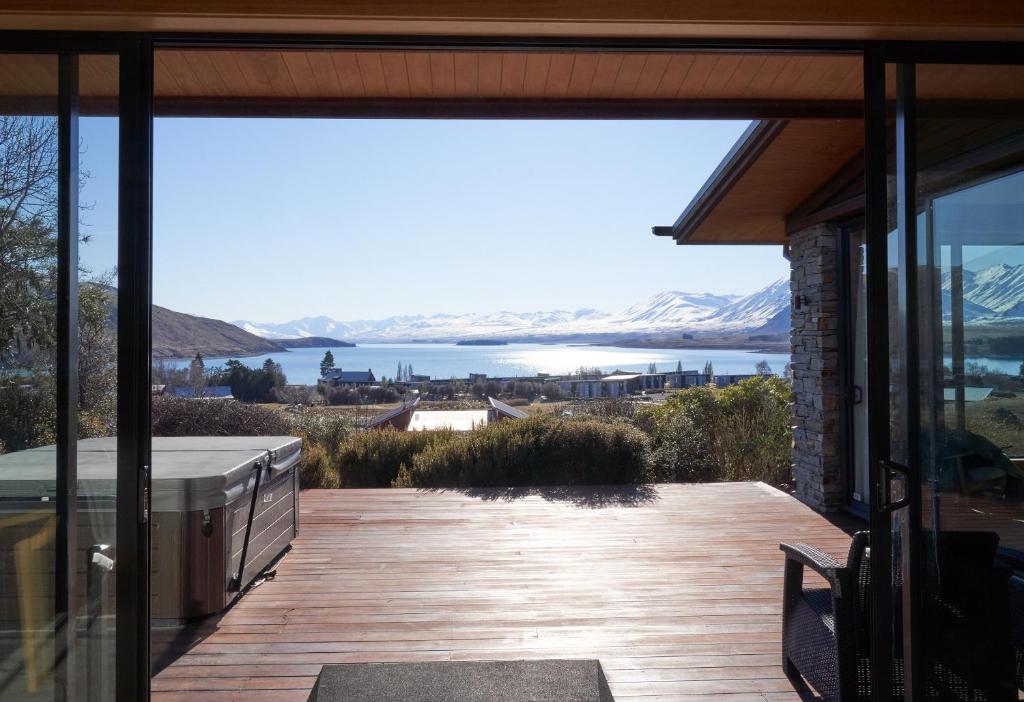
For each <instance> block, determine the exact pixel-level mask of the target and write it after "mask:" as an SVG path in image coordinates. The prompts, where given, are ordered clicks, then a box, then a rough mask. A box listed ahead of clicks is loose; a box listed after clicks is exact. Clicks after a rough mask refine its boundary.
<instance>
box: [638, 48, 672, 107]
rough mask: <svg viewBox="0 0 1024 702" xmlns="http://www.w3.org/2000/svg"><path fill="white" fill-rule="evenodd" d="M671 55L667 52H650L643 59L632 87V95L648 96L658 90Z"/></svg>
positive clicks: (652, 95) (651, 95)
mask: <svg viewBox="0 0 1024 702" xmlns="http://www.w3.org/2000/svg"><path fill="white" fill-rule="evenodd" d="M670 60H671V57H670V56H669V55H667V54H651V55H649V56H648V57H647V60H646V61H644V67H643V69H642V70H641V71H640V77H639V78H638V79H637V81H636V86H635V87H634V88H633V95H634V96H635V97H639V98H650V97H654V95H655V94H656V93H657V92H658V86H659V85H660V84H661V79H662V76H664V75H665V70H666V69H667V68H668V64H669V61H670Z"/></svg>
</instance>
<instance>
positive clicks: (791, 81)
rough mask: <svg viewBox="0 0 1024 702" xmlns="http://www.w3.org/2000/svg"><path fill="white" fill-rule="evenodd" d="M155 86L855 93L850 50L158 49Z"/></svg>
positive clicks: (464, 93) (264, 90)
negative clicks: (777, 52)
mask: <svg viewBox="0 0 1024 702" xmlns="http://www.w3.org/2000/svg"><path fill="white" fill-rule="evenodd" d="M156 77H157V78H156V79H157V93H158V94H175V95H181V96H189V97H191V96H197V97H198V96H216V97H242V96H255V97H277V96H287V97H340V98H383V97H388V98H456V97H462V98H533V99H544V98H566V97H570V98H582V99H607V98H623V99H624V98H637V99H698V100H700V99H775V100H778V99H786V100H818V99H847V100H856V99H859V98H860V95H861V68H860V59H859V58H858V57H855V56H792V55H791V56H785V55H774V56H771V55H765V54H660V53H659V54H643V53H636V54H630V53H563V52H553V53H524V52H474V51H464V52H455V51H418V52H417V51H391V52H387V51H372V52H370V51H324V52H294V51H293V52H288V51H258V52H226V51H160V52H158V54H157V67H156Z"/></svg>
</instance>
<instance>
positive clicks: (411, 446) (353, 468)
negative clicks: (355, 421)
mask: <svg viewBox="0 0 1024 702" xmlns="http://www.w3.org/2000/svg"><path fill="white" fill-rule="evenodd" d="M454 435H455V433H454V432H453V431H451V430H444V429H442V430H438V431H398V430H396V429H393V428H391V427H387V428H385V429H381V430H370V431H362V432H358V433H355V434H352V435H351V436H349V437H348V439H347V440H346V441H345V442H344V443H342V444H341V445H340V446H339V450H338V455H337V464H336V465H337V467H338V470H339V473H340V479H341V484H342V485H343V486H344V487H388V486H390V485H391V484H392V482H394V480H395V479H396V478H397V477H398V474H399V471H400V470H401V469H402V468H403V467H404V466H408V465H411V464H412V461H413V457H414V456H415V455H416V454H417V453H419V452H420V451H423V450H425V449H427V448H429V447H430V446H432V445H434V444H442V443H446V442H448V441H450V440H451V439H452V438H453V437H454Z"/></svg>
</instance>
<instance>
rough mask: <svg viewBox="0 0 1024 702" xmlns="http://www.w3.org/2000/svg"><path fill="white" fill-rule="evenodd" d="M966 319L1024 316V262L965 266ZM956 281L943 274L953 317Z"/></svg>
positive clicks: (1002, 319) (991, 320)
mask: <svg viewBox="0 0 1024 702" xmlns="http://www.w3.org/2000/svg"><path fill="white" fill-rule="evenodd" d="M963 274H964V282H963V289H964V319H965V320H966V321H967V322H970V323H972V324H1000V323H1005V322H1007V321H1011V320H1013V321H1017V320H1020V319H1021V318H1024V263H1021V264H1017V265H1009V264H1006V263H997V264H995V265H992V266H988V267H987V268H982V269H980V270H979V269H975V270H968V269H966V268H965V269H964V272H963ZM951 288H952V281H951V279H950V275H949V274H948V273H946V274H944V275H943V277H942V295H943V310H944V312H945V315H944V316H945V318H946V319H947V321H948V319H949V311H950V299H951Z"/></svg>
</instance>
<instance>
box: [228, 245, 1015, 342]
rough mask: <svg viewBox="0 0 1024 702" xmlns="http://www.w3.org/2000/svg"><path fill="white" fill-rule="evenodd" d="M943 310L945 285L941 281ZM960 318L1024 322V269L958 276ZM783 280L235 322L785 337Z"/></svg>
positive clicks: (268, 333) (396, 330) (500, 335)
mask: <svg viewBox="0 0 1024 702" xmlns="http://www.w3.org/2000/svg"><path fill="white" fill-rule="evenodd" d="M943 289H944V298H945V305H944V306H945V309H946V310H948V309H949V302H948V298H949V280H948V277H947V279H944V280H943ZM964 298H965V302H964V312H965V317H966V320H967V322H968V323H969V324H998V323H1000V322H1006V321H1010V320H1019V319H1021V318H1024V264H1018V265H1007V264H1005V263H1001V264H997V265H992V266H988V267H986V268H983V269H980V270H978V269H975V270H964ZM789 305H790V293H789V280H788V279H786V278H783V279H780V280H777V281H776V282H774V283H772V284H771V285H769V286H767V287H765V288H763V289H762V290H758V291H757V292H755V293H752V294H750V295H746V296H739V295H711V294H708V293H687V292H679V291H675V290H673V291H667V292H663V293H659V294H657V295H654V296H653V297H651V298H649V299H647V300H644V301H642V302H637V303H636V304H633V305H629V306H628V307H625V308H623V309H621V310H618V311H616V312H603V311H601V310H595V309H580V310H551V311H545V312H508V311H504V312H493V313H489V314H478V313H471V314H451V313H442V314H433V315H405V316H397V317H388V318H387V319H377V320H367V319H363V320H354V321H338V320H336V319H332V318H330V317H324V316H320V317H304V318H302V319H296V320H293V321H290V322H284V323H281V324H276V323H275V324H271V323H262V322H252V321H246V320H239V321H236V322H234V324H236V325H237V326H239V327H241V328H242V329H244V330H246V331H248V332H251V333H253V334H256V335H258V336H262V337H264V338H267V339H281V338H295V337H302V336H329V337H333V338H340V339H346V340H348V341H356V342H358V341H363V342H374V341H376V342H387V341H410V340H424V341H441V340H458V339H531V338H532V339H558V338H561V339H569V338H581V339H582V338H588V337H598V336H601V337H605V338H607V337H612V336H633V337H635V336H639V335H644V336H646V335H658V334H679V333H682V332H696V333H723V332H726V333H738V332H746V331H759V332H761V333H784V332H785V331H786V330H787V329H788V315H789Z"/></svg>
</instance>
